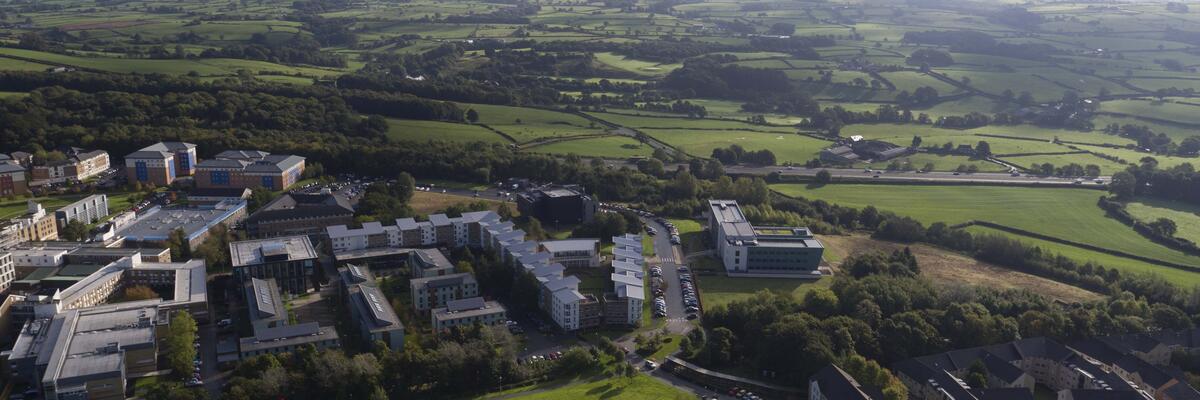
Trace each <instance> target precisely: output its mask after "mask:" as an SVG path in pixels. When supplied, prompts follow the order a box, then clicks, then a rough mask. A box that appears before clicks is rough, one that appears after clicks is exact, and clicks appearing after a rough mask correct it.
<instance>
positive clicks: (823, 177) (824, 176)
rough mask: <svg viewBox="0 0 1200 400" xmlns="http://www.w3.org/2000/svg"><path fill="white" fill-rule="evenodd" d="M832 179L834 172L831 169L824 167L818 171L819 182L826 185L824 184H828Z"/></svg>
mask: <svg viewBox="0 0 1200 400" xmlns="http://www.w3.org/2000/svg"><path fill="white" fill-rule="evenodd" d="M832 181H833V174H832V173H830V172H829V170H825V169H823V170H820V171H817V183H820V184H822V185H824V184H827V183H829V182H832Z"/></svg>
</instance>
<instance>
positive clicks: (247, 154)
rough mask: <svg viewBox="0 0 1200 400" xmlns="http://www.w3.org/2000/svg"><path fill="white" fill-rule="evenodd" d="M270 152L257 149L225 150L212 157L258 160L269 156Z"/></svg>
mask: <svg viewBox="0 0 1200 400" xmlns="http://www.w3.org/2000/svg"><path fill="white" fill-rule="evenodd" d="M269 155H271V153H268V152H265V151H259V150H225V151H222V152H220V153H218V154H217V155H216V156H215V157H213V158H222V159H230V160H247V161H249V160H258V159H261V158H263V157H266V156H269Z"/></svg>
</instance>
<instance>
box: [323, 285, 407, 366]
mask: <svg viewBox="0 0 1200 400" xmlns="http://www.w3.org/2000/svg"><path fill="white" fill-rule="evenodd" d="M338 275H339V276H341V278H342V279H341V287H339V288H338V293H339V294H340V295H341V296H340V297H341V298H342V300H343V301H345V302H346V303H347V304H348V305H349V308H350V315H351V317H352V318H351V319H352V320H353V321H354V322H355V323H356V325H357V326H358V331H359V337H361V338H362V339H363V340H364V341H366V342H367V343H368V344H374V343H375V342H376V341H381V342H384V343H387V345H388V348H389V349H393V350H400V349H403V348H404V324H403V323H402V322H400V317H397V316H396V310H394V309H392V305H391V304H390V303H388V301H387V297H385V296H384V295H383V292H382V291H380V290H379V285H378V283H377V282H376V281H375V276H374V275H372V274H371V271H370V270H368V269H367V268H365V267H360V266H357V265H347V266H345V267H342V268H338Z"/></svg>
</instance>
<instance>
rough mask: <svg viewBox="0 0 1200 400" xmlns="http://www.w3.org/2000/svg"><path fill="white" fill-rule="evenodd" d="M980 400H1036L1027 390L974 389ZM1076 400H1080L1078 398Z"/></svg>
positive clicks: (1031, 392)
mask: <svg viewBox="0 0 1200 400" xmlns="http://www.w3.org/2000/svg"><path fill="white" fill-rule="evenodd" d="M971 393H972V394H974V395H975V398H977V399H978V400H1034V397H1033V391H1032V390H1029V389H1026V388H1019V387H1018V388H997V389H974V390H971ZM1075 400H1079V399H1078V398H1076V399H1075Z"/></svg>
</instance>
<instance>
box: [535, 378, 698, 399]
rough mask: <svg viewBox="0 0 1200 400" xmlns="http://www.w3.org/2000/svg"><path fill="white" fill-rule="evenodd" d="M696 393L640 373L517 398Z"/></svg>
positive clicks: (682, 395)
mask: <svg viewBox="0 0 1200 400" xmlns="http://www.w3.org/2000/svg"><path fill="white" fill-rule="evenodd" d="M694 397H695V396H694V395H691V394H688V393H685V392H683V391H681V390H679V389H675V388H674V387H671V386H670V385H667V384H665V383H662V382H659V381H658V380H656V379H654V378H651V377H648V376H645V375H642V374H638V375H637V376H635V377H633V378H632V379H631V378H624V377H620V378H608V379H599V380H594V381H589V382H585V383H579V384H571V385H566V386H563V387H558V388H554V389H550V390H546V391H543V392H538V393H534V394H529V395H525V396H518V397H516V398H517V399H522V400H543V399H544V400H552V399H553V400H559V399H580V400H590V399H595V400H662V399H668V400H670V399H674V400H688V399H692V398H694Z"/></svg>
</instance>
